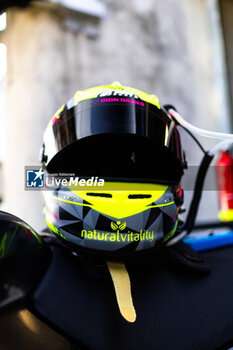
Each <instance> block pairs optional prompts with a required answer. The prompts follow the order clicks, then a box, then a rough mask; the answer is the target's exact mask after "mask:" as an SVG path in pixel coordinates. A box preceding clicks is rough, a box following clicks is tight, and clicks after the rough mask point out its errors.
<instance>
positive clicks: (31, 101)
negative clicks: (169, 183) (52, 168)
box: [3, 0, 219, 228]
mask: <svg viewBox="0 0 233 350" xmlns="http://www.w3.org/2000/svg"><path fill="white" fill-rule="evenodd" d="M105 3H106V5H107V11H108V12H107V16H106V18H105V19H104V20H103V21H102V22H99V23H98V21H97V20H95V21H93V25H94V26H95V28H96V29H97V30H98V32H99V35H98V37H97V38H96V39H93V38H89V37H87V35H86V34H83V33H82V32H79V33H77V32H72V31H70V30H68V29H65V28H64V26H63V20H64V13H59V12H57V11H55V10H54V9H53V10H49V9H48V8H47V7H44V8H43V7H31V8H28V9H26V10H10V11H9V13H8V26H7V31H6V33H5V42H6V44H7V50H8V51H7V52H8V70H7V130H6V135H7V157H6V162H5V164H4V174H5V189H4V200H5V202H4V205H3V208H4V209H6V210H9V211H11V212H13V213H15V214H17V215H19V216H20V217H21V218H23V219H25V220H26V221H27V222H28V223H30V224H32V225H33V226H34V227H35V228H39V227H41V226H42V225H43V218H42V214H41V208H42V205H41V199H40V193H35V192H33V193H32V192H28V191H25V190H24V166H25V165H37V164H38V154H39V148H40V146H41V141H42V135H43V131H44V129H45V127H46V124H47V122H48V121H49V119H50V117H51V116H52V114H53V113H54V112H55V110H56V109H57V108H58V107H59V106H60V105H62V104H63V103H64V102H66V100H68V99H69V98H70V97H71V96H72V95H73V93H74V92H75V91H76V90H77V89H84V88H88V87H91V86H94V85H98V84H103V83H104V84H105V83H111V82H112V81H113V80H119V81H120V82H121V83H122V84H124V85H132V86H134V87H137V88H139V89H142V90H145V91H147V92H149V93H153V94H157V95H158V96H159V97H160V101H161V103H162V104H165V103H171V104H174V105H175V106H176V107H177V108H178V110H179V111H180V112H181V113H182V114H183V116H184V117H185V118H186V119H187V120H189V121H191V122H193V123H195V124H196V125H198V126H200V127H204V128H209V129H212V130H214V129H217V127H218V118H219V115H218V110H217V109H216V108H215V107H216V104H217V103H218V101H217V98H216V96H217V95H216V86H215V80H214V73H213V72H214V71H213V59H212V58H213V57H212V51H211V50H212V43H211V31H210V27H209V21H208V14H207V12H206V4H205V1H204V0H187V1H182V0H144V1H141V0H128V1H124V0H118V1H111V0H105ZM79 20H81V21H84V22H85V23H86V22H87V23H88V22H90V21H89V20H86V19H85V18H84V17H82V18H81V17H80V19H79ZM90 23H92V22H90ZM184 142H185V143H186V149H187V156H188V158H189V159H190V162H191V163H192V164H197V163H198V160H199V157H200V152H199V151H198V149H197V148H196V147H195V146H194V145H193V144H192V143H191V141H190V139H189V138H187V137H185V138H184ZM204 142H205V143H206V146H207V147H210V146H211V145H212V143H211V142H209V141H205V140H204ZM186 197H187V198H189V196H188V195H187V196H186ZM205 197H206V198H205V200H204V202H203V204H202V207H201V210H200V215H199V218H200V219H205V218H214V217H215V216H216V211H217V201H216V193H214V192H209V193H206V194H205Z"/></svg>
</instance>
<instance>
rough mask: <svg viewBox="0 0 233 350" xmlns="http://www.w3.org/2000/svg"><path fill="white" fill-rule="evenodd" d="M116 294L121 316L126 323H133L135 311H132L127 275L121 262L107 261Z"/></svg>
mask: <svg viewBox="0 0 233 350" xmlns="http://www.w3.org/2000/svg"><path fill="white" fill-rule="evenodd" d="M107 265H108V268H109V272H110V274H111V277H112V281H113V284H114V289H115V292H116V298H117V303H118V306H119V309H120V312H121V315H122V316H123V317H124V318H125V319H126V321H128V322H135V320H136V311H135V309H134V305H133V300H132V295H131V285H130V279H129V274H128V272H127V270H126V267H125V264H124V263H122V262H115V261H114V262H113V261H107Z"/></svg>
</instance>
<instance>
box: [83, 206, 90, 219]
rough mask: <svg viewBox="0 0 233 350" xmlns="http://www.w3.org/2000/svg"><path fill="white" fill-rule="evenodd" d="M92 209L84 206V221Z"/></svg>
mask: <svg viewBox="0 0 233 350" xmlns="http://www.w3.org/2000/svg"><path fill="white" fill-rule="evenodd" d="M91 209H92V208H90V207H86V206H83V219H84V218H85V216H86V215H87V214H88V213H89V211H90V210H91Z"/></svg>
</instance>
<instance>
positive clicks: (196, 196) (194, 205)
mask: <svg viewBox="0 0 233 350" xmlns="http://www.w3.org/2000/svg"><path fill="white" fill-rule="evenodd" d="M168 114H169V115H170V116H171V117H172V118H173V120H174V121H175V122H176V123H177V124H179V125H180V126H181V127H183V129H184V130H186V131H187V130H188V131H189V132H193V133H195V134H198V135H201V136H205V137H209V138H213V139H220V140H223V141H220V142H219V143H217V145H215V146H214V147H213V148H212V149H211V150H210V151H208V152H206V153H205V155H204V157H203V159H202V162H201V164H200V167H199V171H198V174H197V178H196V181H195V188H194V193H193V198H192V202H191V205H190V208H189V212H188V215H187V219H186V222H185V224H184V226H183V228H182V232H181V233H180V234H178V235H177V236H175V237H174V238H173V239H171V240H170V241H169V242H168V243H167V244H166V246H167V247H169V246H172V245H174V244H176V243H177V242H178V241H180V240H181V239H182V238H184V237H185V236H186V235H188V234H189V233H190V232H191V231H192V229H193V227H194V224H195V219H196V216H197V211H198V207H199V203H200V200H201V195H202V191H203V185H204V180H205V177H206V173H207V170H208V168H209V165H210V163H211V161H212V159H213V158H214V156H215V154H216V153H217V152H218V151H220V150H225V149H227V148H228V147H229V146H230V145H231V144H232V143H233V134H227V133H221V132H215V131H210V130H205V129H201V128H198V127H196V126H194V125H192V124H190V123H188V122H187V121H186V120H184V119H183V118H182V117H181V115H180V114H179V113H178V112H177V111H175V110H174V109H173V108H170V109H169V110H168Z"/></svg>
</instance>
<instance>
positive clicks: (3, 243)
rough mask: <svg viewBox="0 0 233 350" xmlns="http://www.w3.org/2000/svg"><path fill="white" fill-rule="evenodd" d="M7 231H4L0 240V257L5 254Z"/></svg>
mask: <svg viewBox="0 0 233 350" xmlns="http://www.w3.org/2000/svg"><path fill="white" fill-rule="evenodd" d="M6 239H7V232H5V233H4V235H3V237H2V239H1V242H0V259H1V258H3V257H4V256H5V251H6Z"/></svg>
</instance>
